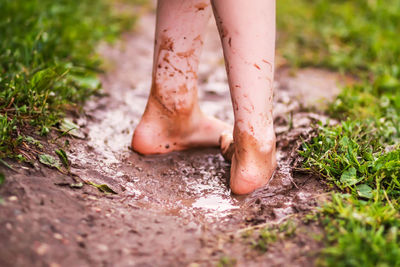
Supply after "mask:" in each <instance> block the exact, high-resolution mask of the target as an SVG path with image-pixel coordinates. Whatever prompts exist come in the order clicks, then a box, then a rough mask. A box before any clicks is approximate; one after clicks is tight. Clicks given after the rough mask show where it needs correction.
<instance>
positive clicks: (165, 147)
mask: <svg viewBox="0 0 400 267" xmlns="http://www.w3.org/2000/svg"><path fill="white" fill-rule="evenodd" d="M227 130H228V131H232V126H230V125H229V124H227V123H225V122H222V121H220V120H218V119H216V118H213V117H209V116H206V115H204V114H203V113H202V112H201V111H200V109H199V108H198V107H194V108H193V109H192V110H189V111H186V112H179V113H175V114H171V113H170V112H166V110H165V109H164V108H163V107H161V106H160V105H159V104H158V103H154V102H153V101H149V104H148V106H147V108H146V111H145V113H144V114H143V117H142V119H141V121H140V122H139V125H138V126H137V127H136V129H135V132H134V134H133V138H132V148H133V150H135V151H137V152H139V153H141V154H145V155H149V154H163V153H168V152H172V151H179V150H184V149H188V148H193V147H211V146H218V141H219V137H220V135H221V133H222V132H224V131H227Z"/></svg>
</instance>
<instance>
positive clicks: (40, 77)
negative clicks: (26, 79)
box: [31, 68, 58, 91]
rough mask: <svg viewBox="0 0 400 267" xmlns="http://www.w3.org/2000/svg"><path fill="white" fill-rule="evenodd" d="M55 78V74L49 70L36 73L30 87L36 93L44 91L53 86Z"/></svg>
mask: <svg viewBox="0 0 400 267" xmlns="http://www.w3.org/2000/svg"><path fill="white" fill-rule="evenodd" d="M57 76H58V75H57V73H56V72H55V71H54V70H53V69H51V68H47V69H44V70H41V71H38V72H36V73H35V74H34V75H33V77H32V79H31V86H32V88H34V89H36V90H38V91H44V90H46V89H48V88H49V87H50V86H51V85H52V84H53V82H54V81H55V79H56V77H57Z"/></svg>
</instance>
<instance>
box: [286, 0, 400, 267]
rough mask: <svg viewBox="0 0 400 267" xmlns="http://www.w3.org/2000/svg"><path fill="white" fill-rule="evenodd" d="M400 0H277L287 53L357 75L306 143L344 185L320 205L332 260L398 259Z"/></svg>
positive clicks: (326, 174)
mask: <svg viewBox="0 0 400 267" xmlns="http://www.w3.org/2000/svg"><path fill="white" fill-rule="evenodd" d="M398 21H400V0H387V1H380V0H369V1H362V0H355V1H339V0H338V1H327V0H317V1H307V0H300V1H294V0H284V1H278V27H279V28H280V31H281V32H282V34H281V35H280V40H279V45H278V46H279V47H280V49H281V53H282V54H283V55H284V56H285V57H286V58H287V59H288V62H290V63H291V64H292V65H293V66H297V67H302V66H310V65H311V66H319V67H325V68H329V69H333V70H336V71H340V72H344V73H348V74H351V75H353V76H356V77H357V83H356V84H354V85H352V86H347V87H346V88H344V89H343V90H342V93H341V94H340V95H339V96H338V97H337V99H336V100H335V101H333V103H332V104H331V105H330V107H329V109H328V110H327V113H328V114H330V115H331V117H334V118H336V119H339V120H340V122H341V123H340V125H337V126H323V125H319V126H318V135H317V136H316V137H315V138H313V139H312V141H311V142H309V143H306V144H304V145H303V148H302V150H301V151H300V154H301V155H302V156H303V158H304V167H305V168H307V169H309V170H311V171H314V172H317V173H318V174H319V175H320V176H321V177H323V178H324V179H326V180H327V181H328V182H329V183H331V184H333V185H335V186H336V187H337V189H338V190H339V193H334V194H333V196H332V202H329V203H326V204H325V205H324V206H323V207H322V208H321V210H320V213H319V214H318V220H319V221H320V222H321V223H322V224H323V225H324V226H325V230H326V242H327V247H326V248H325V250H324V251H323V253H322V256H321V259H320V264H321V265H326V266H400V260H399V259H400V245H399V243H400V242H399V240H398V238H399V234H398V232H397V229H398V227H399V223H400V218H399V215H398V211H399V203H398V202H399V198H400V179H399V177H400V146H399V139H400V61H399V58H400V57H399V56H400V38H398V37H397V36H398V32H400V24H399V23H398Z"/></svg>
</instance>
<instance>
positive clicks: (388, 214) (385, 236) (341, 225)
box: [318, 194, 400, 266]
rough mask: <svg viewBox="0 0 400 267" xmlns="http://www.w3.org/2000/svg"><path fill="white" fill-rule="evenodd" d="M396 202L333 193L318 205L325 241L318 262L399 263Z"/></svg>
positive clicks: (347, 264) (339, 263)
mask: <svg viewBox="0 0 400 267" xmlns="http://www.w3.org/2000/svg"><path fill="white" fill-rule="evenodd" d="M398 208H399V206H398V204H397V203H393V202H392V204H391V205H387V204H386V203H384V202H379V201H372V202H371V201H363V200H359V199H356V198H354V197H351V196H349V195H342V194H333V197H332V202H328V203H326V204H325V206H323V207H322V208H321V212H320V213H319V214H318V217H319V220H320V221H321V222H322V224H323V225H325V231H326V236H327V241H328V242H329V243H331V244H335V245H333V246H328V247H327V248H325V249H324V250H323V258H322V260H321V261H320V265H322V266H400V246H399V242H400V233H399V227H400V216H399V212H398Z"/></svg>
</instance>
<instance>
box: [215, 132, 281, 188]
mask: <svg viewBox="0 0 400 267" xmlns="http://www.w3.org/2000/svg"><path fill="white" fill-rule="evenodd" d="M237 141H238V142H237V145H236V144H234V142H233V138H232V135H231V134H228V133H223V134H222V135H221V138H220V146H221V152H222V155H223V156H224V158H225V159H226V160H228V161H231V162H232V165H231V177H230V187H231V190H232V192H233V193H235V194H239V195H243V194H248V193H251V192H253V191H254V190H256V189H257V188H260V187H262V186H264V185H266V184H267V183H268V181H269V180H270V179H271V177H272V175H273V173H274V171H275V169H276V166H277V163H276V151H275V136H274V135H273V134H272V135H271V136H270V137H269V138H268V137H267V136H266V137H264V138H262V139H258V140H257V139H256V138H255V137H253V136H251V135H249V134H247V133H245V132H244V133H239V134H238V138H237Z"/></svg>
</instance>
